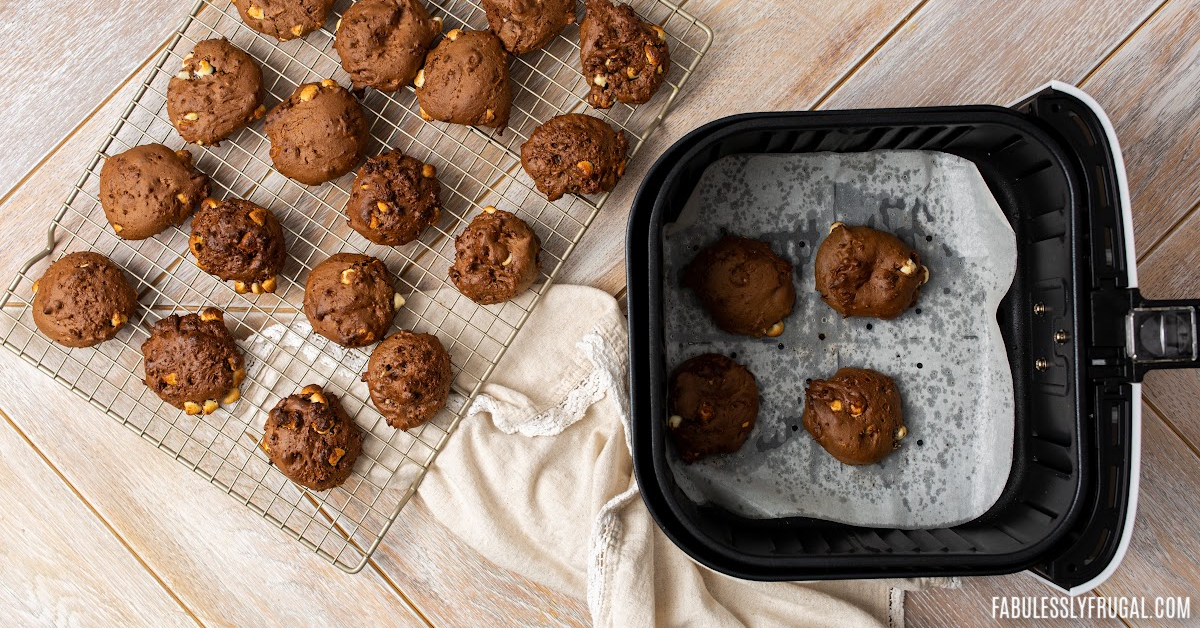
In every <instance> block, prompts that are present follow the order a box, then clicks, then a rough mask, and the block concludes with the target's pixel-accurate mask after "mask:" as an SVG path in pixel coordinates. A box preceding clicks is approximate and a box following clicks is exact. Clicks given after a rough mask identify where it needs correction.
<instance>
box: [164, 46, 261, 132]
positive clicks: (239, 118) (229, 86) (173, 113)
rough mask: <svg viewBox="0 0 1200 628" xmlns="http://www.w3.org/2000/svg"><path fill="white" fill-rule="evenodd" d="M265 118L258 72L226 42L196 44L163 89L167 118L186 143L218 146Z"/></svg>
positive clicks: (256, 67)
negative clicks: (239, 130)
mask: <svg viewBox="0 0 1200 628" xmlns="http://www.w3.org/2000/svg"><path fill="white" fill-rule="evenodd" d="M266 113H267V109H266V107H264V106H263V82H262V70H261V69H260V68H259V67H258V64H257V63H255V61H254V59H252V58H251V57H250V55H248V54H246V53H245V52H242V51H241V50H240V49H239V48H237V47H236V46H234V45H233V44H231V43H229V41H228V40H225V39H206V40H204V41H202V42H200V43H198V44H196V47H195V48H193V49H192V52H191V53H190V54H188V56H187V57H186V58H185V59H184V61H183V67H182V68H181V69H180V70H179V73H178V74H176V75H175V76H174V78H172V79H171V82H170V83H168V84H167V117H169V118H170V120H171V124H173V125H175V130H176V131H179V135H180V137H182V138H183V139H185V140H187V141H189V142H194V143H196V144H200V145H216V144H219V143H220V142H221V140H223V139H225V138H227V137H229V136H230V135H232V134H233V132H234V131H236V130H238V129H240V128H242V127H243V126H246V125H247V124H250V123H251V122H253V121H255V120H258V119H259V118H261V117H263V115H264V114H266Z"/></svg>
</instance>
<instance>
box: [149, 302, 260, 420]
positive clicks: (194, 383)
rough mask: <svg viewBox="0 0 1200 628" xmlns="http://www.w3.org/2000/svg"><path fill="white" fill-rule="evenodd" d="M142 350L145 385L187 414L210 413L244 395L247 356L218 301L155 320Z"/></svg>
mask: <svg viewBox="0 0 1200 628" xmlns="http://www.w3.org/2000/svg"><path fill="white" fill-rule="evenodd" d="M142 356H143V366H144V367H145V371H146V378H145V382H146V386H148V387H149V388H150V390H153V391H154V394H156V395H158V396H159V398H161V399H162V400H163V401H165V402H167V403H169V404H171V405H173V406H175V407H176V408H181V409H182V410H183V411H184V412H187V413H188V414H200V413H201V412H203V413H204V414H212V413H213V412H214V411H215V410H216V409H217V408H218V407H219V406H220V404H231V403H235V402H236V401H237V400H238V399H239V398H240V396H241V395H240V392H239V389H238V387H239V386H240V385H241V383H242V380H243V379H245V377H246V369H245V361H244V359H243V358H242V352H241V350H240V349H238V346H237V343H236V342H235V341H234V339H233V335H232V334H230V333H229V330H228V329H226V328H225V314H224V313H223V312H221V310H219V309H217V308H215V307H209V308H204V309H203V310H201V311H200V312H199V313H198V314H197V313H193V314H187V315H185V316H179V315H178V314H172V315H170V316H168V317H166V318H163V319H160V320H159V321H157V322H156V323H154V324H153V325H151V326H150V337H149V338H148V339H147V340H146V342H144V343H142Z"/></svg>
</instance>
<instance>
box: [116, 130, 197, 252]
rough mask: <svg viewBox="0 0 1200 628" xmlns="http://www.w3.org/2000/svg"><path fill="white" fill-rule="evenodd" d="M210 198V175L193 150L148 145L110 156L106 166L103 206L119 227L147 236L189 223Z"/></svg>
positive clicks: (131, 235) (123, 232)
mask: <svg viewBox="0 0 1200 628" xmlns="http://www.w3.org/2000/svg"><path fill="white" fill-rule="evenodd" d="M206 196H208V177H207V176H205V175H204V173H202V172H199V171H197V170H196V169H195V168H194V167H193V165H192V154H191V153H189V152H187V151H186V150H180V151H173V150H171V149H169V148H167V147H166V146H163V145H162V144H144V145H142V146H134V147H133V148H131V149H129V150H127V151H125V152H123V153H120V154H117V155H113V156H112V157H109V158H108V159H105V160H104V167H102V168H101V169H100V205H101V206H102V207H103V208H104V216H105V218H108V223H109V224H110V225H112V228H113V231H115V232H116V234H117V235H118V236H120V237H122V238H125V239H126V240H144V239H146V238H149V237H151V236H153V235H155V234H158V233H162V232H163V231H165V230H166V229H167V228H169V227H171V226H174V225H180V224H183V221H185V220H187V219H188V217H189V216H191V215H192V212H193V211H195V210H196V206H198V205H199V204H200V201H202V200H204V198H205V197H206Z"/></svg>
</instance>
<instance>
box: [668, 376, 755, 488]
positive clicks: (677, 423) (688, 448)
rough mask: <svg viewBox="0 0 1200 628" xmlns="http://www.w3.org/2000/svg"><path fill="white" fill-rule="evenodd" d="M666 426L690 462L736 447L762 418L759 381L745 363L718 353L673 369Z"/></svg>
mask: <svg viewBox="0 0 1200 628" xmlns="http://www.w3.org/2000/svg"><path fill="white" fill-rule="evenodd" d="M668 402H669V405H670V408H669V412H670V413H671V414H670V416H669V417H668V418H667V430H668V432H669V433H670V434H671V438H672V439H674V441H675V448H676V449H678V450H679V457H680V458H682V459H683V461H684V462H686V463H689V464H690V463H692V462H695V461H697V460H700V459H701V458H706V457H708V456H712V455H716V454H728V453H733V452H735V451H737V450H738V449H739V448H740V447H741V446H742V443H744V442H746V437H747V436H749V435H750V431H751V430H753V429H754V422H755V420H756V419H757V418H758V384H757V383H756V382H755V381H754V374H753V373H751V372H750V371H749V370H747V369H746V367H744V366H742V365H741V364H738V363H737V362H734V361H733V360H731V359H729V358H727V357H725V356H723V355H720V354H716V353H705V354H703V355H698V356H696V357H694V358H692V359H690V360H688V361H687V362H684V363H683V364H680V365H679V368H677V369H675V372H674V373H673V374H672V375H671V388H670V397H669V399H668Z"/></svg>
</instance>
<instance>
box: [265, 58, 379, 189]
mask: <svg viewBox="0 0 1200 628" xmlns="http://www.w3.org/2000/svg"><path fill="white" fill-rule="evenodd" d="M264 130H265V131H266V132H267V137H268V138H269V139H270V140H271V161H273V162H274V163H275V168H276V169H278V170H279V172H281V173H283V175H284V176H286V177H288V178H291V179H295V180H296V181H299V182H300V183H304V184H307V185H318V184H321V183H324V182H326V181H330V180H333V179H336V178H338V177H340V176H342V175H344V174H346V173H347V172H350V171H351V170H352V169H353V168H354V166H356V165H358V162H360V161H362V156H363V151H365V150H366V148H367V140H368V137H369V136H368V128H367V119H366V117H364V116H363V112H362V107H361V106H359V104H358V101H357V100H355V98H354V96H353V95H352V94H351V93H350V92H348V91H346V88H344V87H342V86H341V85H338V84H337V83H336V82H334V81H333V80H332V79H325V80H323V81H321V82H320V83H305V84H303V85H301V86H299V87H297V88H296V91H295V92H293V93H292V95H291V96H289V97H288V99H287V100H285V101H283V102H281V103H279V104H278V105H275V108H274V109H271V112H270V113H268V114H267V124H266V127H265V129H264Z"/></svg>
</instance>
